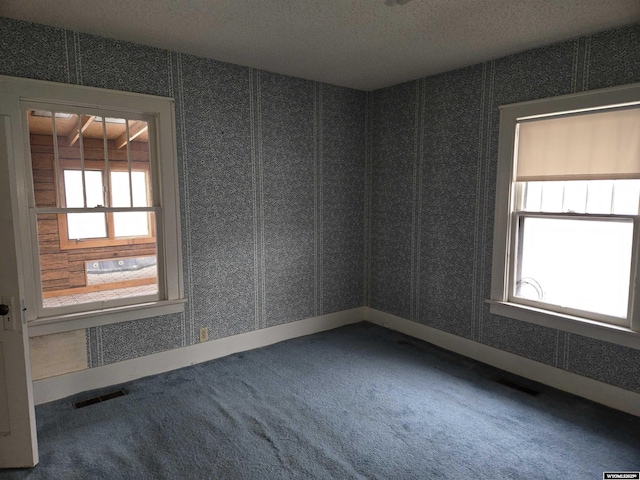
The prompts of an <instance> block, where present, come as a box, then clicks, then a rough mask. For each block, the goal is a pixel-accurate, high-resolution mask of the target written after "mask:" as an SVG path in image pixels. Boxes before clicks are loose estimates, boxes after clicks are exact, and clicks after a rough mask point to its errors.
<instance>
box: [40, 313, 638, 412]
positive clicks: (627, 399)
mask: <svg viewBox="0 0 640 480" xmlns="http://www.w3.org/2000/svg"><path fill="white" fill-rule="evenodd" d="M362 320H367V321H369V322H371V323H374V324H376V325H379V326H382V327H386V328H390V329H392V330H396V331H398V332H401V333H404V334H406V335H409V336H412V337H414V338H418V339H420V340H424V341H426V342H429V343H432V344H434V345H437V346H438V347H441V348H444V349H447V350H450V351H452V352H455V353H459V354H461V355H464V356H466V357H469V358H473V359H474V360H478V361H480V362H482V363H486V364H488V365H492V366H494V367H497V368H500V369H502V370H506V371H508V372H511V373H514V374H516V375H520V376H522V377H525V378H528V379H531V380H534V381H536V382H540V383H543V384H545V385H549V386H551V387H554V388H557V389H558V390H563V391H565V392H568V393H571V394H574V395H578V396H581V397H583V398H587V399H589V400H592V401H594V402H598V403H601V404H603V405H606V406H609V407H612V408H615V409H618V410H622V411H624V412H627V413H630V414H632V415H637V416H640V394H637V393H634V392H631V391H629V390H625V389H623V388H620V387H615V386H613V385H609V384H607V383H604V382H600V381H598V380H593V379H591V378H587V377H583V376H581V375H577V374H575V373H571V372H567V371H566V370H562V369H559V368H555V367H551V366H549V365H545V364H543V363H540V362H536V361H534V360H530V359H528V358H524V357H521V356H519V355H515V354H513V353H509V352H505V351H503V350H499V349H497V348H493V347H489V346H487V345H484V344H481V343H478V342H474V341H473V340H469V339H466V338H462V337H459V336H457V335H453V334H451V333H447V332H443V331H442V330H438V329H435V328H432V327H428V326H426V325H422V324H419V323H416V322H412V321H410V320H407V319H404V318H401V317H397V316H395V315H391V314H389V313H384V312H381V311H379V310H375V309H372V308H368V307H360V308H354V309H351V310H344V311H342V312H336V313H330V314H327V315H322V316H319V317H313V318H307V319H305V320H299V321H297V322H292V323H287V324H284V325H278V326H275V327H269V328H265V329H262V330H256V331H253V332H248V333H243V334H240V335H235V336H233V337H227V338H221V339H219V340H212V341H210V342H205V343H200V344H197V345H192V346H189V347H183V348H178V349H175V350H169V351H166V352H161V353H156V354H153V355H148V356H145V357H139V358H134V359H131V360H126V361H123V362H119V363H114V364H111V365H105V366H102V367H96V368H90V369H87V370H82V371H79V372H73V373H68V374H65V375H59V376H56V377H50V378H45V379H42V380H36V381H34V382H33V389H34V397H35V403H36V404H41V403H46V402H51V401H53V400H58V399H61V398H64V397H67V396H69V395H73V394H76V393H80V392H84V391H87V390H92V389H95V388H102V387H107V386H109V385H116V384H119V383H123V382H128V381H130V380H135V379H137V378H142V377H146V376H149V375H156V374H158V373H163V372H168V371H170V370H176V369H178V368H183V367H187V366H189V365H195V364H197V363H202V362H206V361H209V360H214V359H216V358H220V357H225V356H227V355H231V354H233V353H238V352H243V351H246V350H252V349H254V348H260V347H265V346H267V345H272V344H274V343H278V342H282V341H284V340H289V339H292V338H297V337H302V336H305V335H311V334H313V333H318V332H323V331H325V330H331V329H334V328H338V327H342V326H344V325H349V324H352V323H357V322H360V321H362Z"/></svg>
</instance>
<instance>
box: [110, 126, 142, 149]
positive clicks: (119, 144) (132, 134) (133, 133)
mask: <svg viewBox="0 0 640 480" xmlns="http://www.w3.org/2000/svg"><path fill="white" fill-rule="evenodd" d="M147 128H149V127H148V124H147V122H133V123H131V124H130V125H129V141H132V140H134V139H136V138H138V137H139V136H140V135H142V134H143V133H144V132H146V131H147ZM126 146H127V132H126V131H125V132H124V133H123V134H122V135H120V136H119V137H118V139H117V140H116V148H123V147H126Z"/></svg>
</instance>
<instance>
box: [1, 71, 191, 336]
mask: <svg viewBox="0 0 640 480" xmlns="http://www.w3.org/2000/svg"><path fill="white" fill-rule="evenodd" d="M34 104H48V105H54V106H56V107H57V108H58V109H59V111H63V110H64V108H65V107H68V108H72V109H75V110H87V111H91V112H101V113H102V114H103V116H107V117H109V116H117V115H118V114H120V115H123V116H124V117H125V118H136V117H139V118H149V119H150V120H151V121H152V122H151V123H152V124H153V126H154V128H155V132H154V133H155V135H152V137H155V141H153V142H152V143H151V144H150V149H151V150H152V153H153V154H155V155H153V154H152V156H155V158H156V162H157V163H156V165H155V169H156V172H155V174H154V175H153V176H152V179H151V181H152V182H153V189H154V191H157V193H158V195H157V196H156V195H155V194H154V202H157V206H158V207H160V208H159V211H160V212H161V214H159V215H157V218H156V223H157V230H156V236H157V257H158V281H159V285H158V289H159V292H160V296H159V298H160V299H159V300H153V301H148V300H145V299H144V298H142V299H141V302H138V303H135V304H129V305H121V306H109V307H107V308H99V306H98V308H96V306H95V304H93V305H92V304H88V305H89V308H91V309H90V310H84V311H82V312H75V313H62V314H53V315H49V316H43V313H42V309H41V308H40V307H39V306H40V305H41V303H42V302H41V298H39V297H40V296H41V294H40V295H39V292H40V282H39V278H38V277H39V255H38V238H37V224H36V219H35V215H34V214H33V209H34V207H35V203H34V195H33V182H32V172H31V158H30V142H29V129H28V119H27V117H26V115H25V114H26V111H27V110H28V109H29V106H32V105H34ZM0 115H5V116H8V117H9V119H10V122H11V134H12V140H13V142H12V143H13V147H14V151H13V154H14V158H15V159H16V161H15V163H14V165H13V168H12V170H11V171H10V175H11V176H12V178H11V181H13V182H15V184H16V185H17V186H18V187H17V189H16V190H17V195H16V197H17V198H14V199H13V201H14V202H15V203H16V206H15V208H14V214H15V213H17V214H18V215H19V222H20V232H19V233H20V238H21V241H22V244H23V245H30V246H31V248H30V249H27V250H26V251H25V254H24V255H23V256H22V259H21V271H20V283H21V291H22V295H21V297H22V298H21V302H22V306H23V308H24V309H26V310H25V314H26V319H27V321H28V327H29V336H31V337H33V336H38V335H47V334H52V333H58V332H64V331H70V330H76V329H83V328H88V327H94V326H99V325H106V324H111V323H118V322H124V321H131V320H136V319H141V318H148V317H153V316H158V315H166V314H171V313H178V312H182V311H184V304H185V302H186V300H185V299H184V289H183V278H182V257H181V252H182V248H181V233H180V207H179V194H178V192H179V190H178V172H177V151H176V141H175V139H176V134H175V132H176V129H175V113H174V101H173V99H172V98H165V97H157V96H152V95H143V94H135V93H128V92H119V91H114V90H105V89H100V88H93V87H84V86H77V85H68V84H60V83H53V82H46V81H40V80H30V79H22V78H15V77H8V76H1V75H0ZM150 128H151V126H150Z"/></svg>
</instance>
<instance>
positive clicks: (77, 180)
mask: <svg viewBox="0 0 640 480" xmlns="http://www.w3.org/2000/svg"><path fill="white" fill-rule="evenodd" d="M84 187H85V189H86V192H87V194H86V195H87V207H88V208H93V207H96V206H98V205H102V206H104V197H103V194H102V172H98V171H95V170H85V172H84ZM82 192H83V191H82V171H81V170H65V171H64V193H65V202H66V206H67V208H84V206H85V205H84V196H83V193H82Z"/></svg>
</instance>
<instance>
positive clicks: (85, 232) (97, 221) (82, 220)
mask: <svg viewBox="0 0 640 480" xmlns="http://www.w3.org/2000/svg"><path fill="white" fill-rule="evenodd" d="M67 232H68V238H69V240H82V239H85V238H105V237H106V236H107V224H106V215H105V214H104V213H67Z"/></svg>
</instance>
